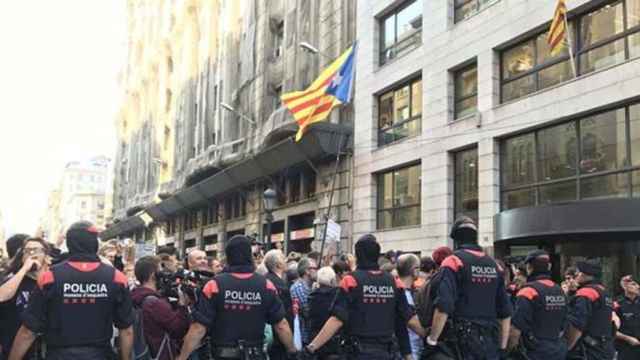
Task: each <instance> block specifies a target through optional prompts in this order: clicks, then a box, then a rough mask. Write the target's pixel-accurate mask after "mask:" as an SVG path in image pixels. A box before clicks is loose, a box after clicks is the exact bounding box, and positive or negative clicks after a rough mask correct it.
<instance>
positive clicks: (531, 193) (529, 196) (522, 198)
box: [502, 189, 536, 210]
mask: <svg viewBox="0 0 640 360" xmlns="http://www.w3.org/2000/svg"><path fill="white" fill-rule="evenodd" d="M535 204H536V190H535V189H525V190H516V191H508V192H505V193H503V194H502V207H503V210H509V209H516V208H521V207H527V206H534V205H535Z"/></svg>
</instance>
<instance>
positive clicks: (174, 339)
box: [131, 256, 189, 360]
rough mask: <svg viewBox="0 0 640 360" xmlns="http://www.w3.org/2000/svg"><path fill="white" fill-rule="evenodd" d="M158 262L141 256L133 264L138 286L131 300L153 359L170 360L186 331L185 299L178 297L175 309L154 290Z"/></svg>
mask: <svg viewBox="0 0 640 360" xmlns="http://www.w3.org/2000/svg"><path fill="white" fill-rule="evenodd" d="M159 271H160V259H159V258H158V257H156V256H145V257H143V258H141V259H139V260H138V262H137V263H136V268H135V273H136V279H138V281H139V282H140V284H141V285H140V286H139V287H137V288H136V289H134V290H133V292H132V293H131V298H132V299H133V305H134V306H135V307H136V308H140V309H142V323H143V324H144V325H143V326H144V329H143V330H144V337H145V341H146V342H147V345H149V350H150V352H151V355H152V356H153V358H154V359H160V360H164V359H172V358H173V357H174V355H175V354H177V352H178V351H179V349H180V342H181V341H182V338H183V337H184V335H185V334H186V333H187V330H188V329H189V315H188V309H187V306H188V304H189V300H188V298H187V297H186V296H185V295H183V294H180V299H179V302H178V306H177V307H176V309H173V308H172V307H171V304H169V301H168V300H167V299H166V298H165V297H163V296H162V295H161V294H160V292H159V291H158V290H159V289H158V278H157V276H158V275H157V273H158V272H159Z"/></svg>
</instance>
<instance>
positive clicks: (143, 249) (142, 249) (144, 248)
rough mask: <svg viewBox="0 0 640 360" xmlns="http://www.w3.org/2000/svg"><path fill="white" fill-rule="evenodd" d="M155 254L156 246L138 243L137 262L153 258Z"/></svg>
mask: <svg viewBox="0 0 640 360" xmlns="http://www.w3.org/2000/svg"><path fill="white" fill-rule="evenodd" d="M155 254H156V247H155V245H153V244H149V243H136V260H138V259H140V258H141V257H143V256H153V255H155Z"/></svg>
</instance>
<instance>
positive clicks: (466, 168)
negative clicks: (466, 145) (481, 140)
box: [454, 149, 478, 223]
mask: <svg viewBox="0 0 640 360" xmlns="http://www.w3.org/2000/svg"><path fill="white" fill-rule="evenodd" d="M454 163H455V175H454V194H455V195H454V218H455V217H458V215H466V216H469V217H471V218H472V219H473V220H475V221H476V223H477V222H478V149H471V150H465V151H460V152H457V153H455V154H454Z"/></svg>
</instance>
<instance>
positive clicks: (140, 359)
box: [131, 295, 173, 360]
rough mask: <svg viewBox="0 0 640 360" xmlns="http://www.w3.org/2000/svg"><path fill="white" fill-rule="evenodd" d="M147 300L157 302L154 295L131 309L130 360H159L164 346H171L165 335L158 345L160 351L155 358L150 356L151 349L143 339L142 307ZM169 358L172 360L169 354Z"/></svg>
mask: <svg viewBox="0 0 640 360" xmlns="http://www.w3.org/2000/svg"><path fill="white" fill-rule="evenodd" d="M148 299H151V300H158V297H156V296H154V295H149V296H146V297H145V298H144V300H142V304H141V306H139V307H138V306H134V307H133V347H132V349H131V351H132V354H131V359H132V360H157V359H159V358H160V355H161V354H162V350H164V347H165V345H168V346H171V344H169V341H170V338H169V334H167V333H165V334H164V338H163V339H162V343H161V344H160V349H158V354H156V357H155V358H154V357H152V356H151V349H149V344H147V340H146V339H145V337H144V314H143V310H142V308H143V307H144V303H145V302H146V301H147V300H148ZM169 356H170V358H172V359H173V354H171V353H169Z"/></svg>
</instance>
